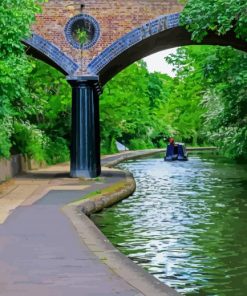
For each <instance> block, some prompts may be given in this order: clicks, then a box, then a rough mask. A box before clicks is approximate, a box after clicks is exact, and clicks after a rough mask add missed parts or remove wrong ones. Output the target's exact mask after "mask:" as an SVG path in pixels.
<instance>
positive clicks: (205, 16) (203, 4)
mask: <svg viewBox="0 0 247 296" xmlns="http://www.w3.org/2000/svg"><path fill="white" fill-rule="evenodd" d="M246 15H247V2H246V0H217V1H215V0H189V1H187V5H186V6H185V9H184V10H183V12H182V14H181V18H180V23H181V25H183V26H186V28H187V29H188V30H189V31H190V32H191V33H192V39H193V40H196V41H198V42H200V41H202V39H203V38H204V37H205V36H206V35H207V34H208V32H209V31H214V32H216V33H217V34H219V35H223V34H225V33H227V32H228V31H230V30H234V32H235V33H236V36H237V37H238V38H241V39H243V40H245V41H247V18H246Z"/></svg>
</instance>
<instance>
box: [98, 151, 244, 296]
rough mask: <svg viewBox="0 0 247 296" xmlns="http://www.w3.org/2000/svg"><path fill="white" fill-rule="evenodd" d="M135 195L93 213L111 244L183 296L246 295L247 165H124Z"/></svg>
mask: <svg viewBox="0 0 247 296" xmlns="http://www.w3.org/2000/svg"><path fill="white" fill-rule="evenodd" d="M119 166H120V167H121V168H122V169H125V170H128V171H130V172H132V173H133V175H134V177H135V179H136V183H137V190H136V192H135V194H134V195H133V196H131V197H130V198H128V199H126V200H124V201H122V202H121V203H119V204H117V205H116V206H114V207H112V208H110V209H107V210H105V211H103V212H101V213H99V214H97V215H95V216H94V218H93V219H94V222H95V223H96V224H97V225H98V226H99V227H100V229H101V230H102V232H103V233H104V234H105V235H106V236H107V237H108V238H109V239H110V241H111V242H112V243H113V244H114V245H115V246H116V247H117V248H118V249H119V250H120V251H121V252H122V253H124V254H125V255H127V256H128V257H129V258H131V259H132V260H133V261H134V262H136V263H137V264H139V265H140V266H142V267H143V268H145V269H146V270H148V271H149V272H150V273H152V274H153V275H154V276H155V277H157V278H158V279H159V280H160V281H162V282H164V283H165V284H167V285H169V286H170V287H174V288H175V289H176V290H177V291H179V292H180V293H182V294H184V295H202V296H204V295H220V296H230V295H231V296H246V295H247V165H243V164H236V163H234V162H231V161H229V160H227V159H224V158H221V157H218V156H217V155H213V154H193V155H190V158H189V161H188V162H164V161H163V158H162V156H156V157H153V158H146V159H138V160H135V161H128V162H126V163H122V164H121V165H119Z"/></svg>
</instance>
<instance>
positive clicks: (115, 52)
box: [88, 13, 180, 74]
mask: <svg viewBox="0 0 247 296" xmlns="http://www.w3.org/2000/svg"><path fill="white" fill-rule="evenodd" d="M179 16H180V14H179V13H175V14H170V15H163V16H160V17H158V18H157V19H154V20H152V21H150V22H148V23H146V24H144V25H142V26H141V27H138V28H136V29H134V30H133V31H131V32H129V33H128V34H126V35H124V36H123V37H121V38H120V39H118V40H116V41H115V42H113V43H112V44H111V45H110V46H109V47H107V48H106V49H105V50H103V51H102V52H101V53H100V54H99V55H98V56H97V57H95V58H94V59H93V60H92V61H91V62H90V64H89V65H88V72H89V73H95V74H99V73H100V71H101V70H102V69H103V68H104V67H105V66H106V65H107V64H109V63H110V62H111V61H112V60H114V59H115V58H116V57H117V56H119V55H120V54H121V53H123V52H124V51H127V50H128V49H129V48H130V47H132V46H134V45H136V44H138V43H139V42H141V41H143V40H144V39H147V38H149V37H151V36H153V35H155V34H158V33H161V32H163V31H165V30H168V29H171V28H175V27H178V26H179Z"/></svg>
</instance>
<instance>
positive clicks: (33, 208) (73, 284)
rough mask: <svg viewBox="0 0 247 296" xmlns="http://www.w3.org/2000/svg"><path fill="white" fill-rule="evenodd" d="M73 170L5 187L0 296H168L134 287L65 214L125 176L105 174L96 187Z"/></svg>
mask: <svg viewBox="0 0 247 296" xmlns="http://www.w3.org/2000/svg"><path fill="white" fill-rule="evenodd" d="M105 161H106V160H104V162H105ZM68 170H69V168H68V165H57V166H53V167H49V168H47V169H43V170H39V171H36V172H30V173H27V174H24V175H21V176H18V177H17V178H15V179H13V181H11V182H10V184H9V185H8V186H6V184H5V185H4V186H2V187H0V295H1V296H39V295H40V296H41V295H42V296H63V295H64V296H68V295H69V296H77V295H78V296H91V295H92V296H104V295H105V296H114V295H116V296H117V295H118V296H121V295H122V296H132V295H133V296H134V295H135V296H141V295H150V296H155V295H168V294H166V293H165V294H160V293H158V294H152V295H151V294H143V293H141V292H140V291H139V290H138V289H136V288H134V287H133V286H132V285H130V284H128V283H127V282H126V281H125V280H123V278H121V277H120V276H118V275H117V274H116V273H115V272H114V271H112V270H111V269H110V268H109V267H108V266H107V265H105V264H104V263H103V261H100V260H99V259H98V258H97V257H96V256H95V255H94V254H93V253H92V252H91V251H90V250H89V249H88V247H87V246H86V245H85V243H84V242H83V241H82V239H81V237H80V236H79V235H78V233H77V232H76V230H75V228H74V226H73V224H72V223H71V221H70V220H69V218H68V217H66V216H65V215H64V213H63V212H62V210H61V208H62V206H63V205H65V204H67V203H69V202H72V201H75V200H78V199H80V198H81V197H82V196H83V195H85V194H86V193H88V192H90V191H95V190H98V189H102V188H104V187H106V186H109V185H110V184H114V183H115V182H118V181H119V180H122V179H123V177H124V174H123V173H121V172H119V171H116V170H114V169H104V170H103V173H102V176H101V178H99V180H98V181H94V182H92V181H89V180H81V179H71V178H69V176H68ZM20 205H21V206H20ZM17 207H18V208H17ZM144 280H145V279H144ZM169 295H172V294H169Z"/></svg>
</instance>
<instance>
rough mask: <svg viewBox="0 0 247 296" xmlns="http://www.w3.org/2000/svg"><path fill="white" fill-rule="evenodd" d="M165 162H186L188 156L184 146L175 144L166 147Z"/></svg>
mask: <svg viewBox="0 0 247 296" xmlns="http://www.w3.org/2000/svg"><path fill="white" fill-rule="evenodd" d="M164 160H165V161H173V160H179V161H186V160H188V154H187V151H186V148H185V146H184V145H181V144H175V145H172V144H170V145H168V146H167V149H166V155H165V158H164Z"/></svg>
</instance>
